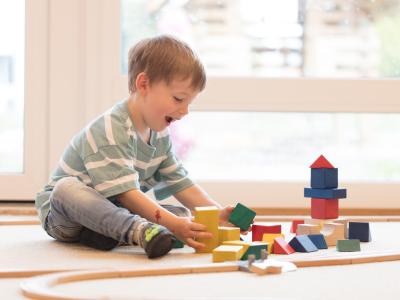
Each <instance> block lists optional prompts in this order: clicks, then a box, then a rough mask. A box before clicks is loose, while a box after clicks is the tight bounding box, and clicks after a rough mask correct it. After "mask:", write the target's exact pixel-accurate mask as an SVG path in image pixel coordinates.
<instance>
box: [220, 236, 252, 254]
mask: <svg viewBox="0 0 400 300" xmlns="http://www.w3.org/2000/svg"><path fill="white" fill-rule="evenodd" d="M251 243H252V242H245V241H240V240H238V241H225V242H223V243H222V245H227V246H229V245H230V246H243V254H245V253H246V252H247V249H249V247H250V245H251ZM240 258H242V257H240Z"/></svg>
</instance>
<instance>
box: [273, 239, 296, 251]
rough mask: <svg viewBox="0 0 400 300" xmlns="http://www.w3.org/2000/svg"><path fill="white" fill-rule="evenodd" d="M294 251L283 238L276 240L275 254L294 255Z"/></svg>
mask: <svg viewBox="0 0 400 300" xmlns="http://www.w3.org/2000/svg"><path fill="white" fill-rule="evenodd" d="M294 252H295V251H294V249H293V248H292V247H291V246H290V245H289V244H288V243H287V242H286V241H285V239H284V238H282V237H277V238H275V239H274V250H273V253H274V254H292V253H294Z"/></svg>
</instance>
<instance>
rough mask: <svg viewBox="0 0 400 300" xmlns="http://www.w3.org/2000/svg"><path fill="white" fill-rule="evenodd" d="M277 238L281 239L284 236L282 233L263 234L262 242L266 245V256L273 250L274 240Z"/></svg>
mask: <svg viewBox="0 0 400 300" xmlns="http://www.w3.org/2000/svg"><path fill="white" fill-rule="evenodd" d="M277 237H283V238H285V236H284V235H283V234H282V233H264V234H263V238H262V241H263V242H267V243H268V254H271V253H272V251H273V249H274V240H275V238H277Z"/></svg>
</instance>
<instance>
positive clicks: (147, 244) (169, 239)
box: [139, 222, 174, 258]
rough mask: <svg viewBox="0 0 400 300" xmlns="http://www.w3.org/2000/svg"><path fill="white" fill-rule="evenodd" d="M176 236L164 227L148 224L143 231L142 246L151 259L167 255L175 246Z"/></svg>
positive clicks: (140, 243)
mask: <svg viewBox="0 0 400 300" xmlns="http://www.w3.org/2000/svg"><path fill="white" fill-rule="evenodd" d="M173 242H174V236H173V235H172V233H171V232H170V231H169V230H168V229H167V228H165V227H164V226H161V225H158V224H153V223H150V222H148V223H147V224H146V225H145V226H144V227H143V229H142V235H141V242H139V245H141V246H142V247H143V249H144V251H145V252H146V254H147V256H148V257H149V258H156V257H160V256H163V255H165V254H167V253H168V252H169V251H170V250H171V249H172V246H173Z"/></svg>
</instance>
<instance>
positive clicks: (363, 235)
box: [349, 222, 372, 242]
mask: <svg viewBox="0 0 400 300" xmlns="http://www.w3.org/2000/svg"><path fill="white" fill-rule="evenodd" d="M349 239H358V240H360V242H370V241H371V240H372V239H371V230H370V226H369V223H368V222H349Z"/></svg>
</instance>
